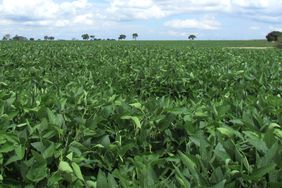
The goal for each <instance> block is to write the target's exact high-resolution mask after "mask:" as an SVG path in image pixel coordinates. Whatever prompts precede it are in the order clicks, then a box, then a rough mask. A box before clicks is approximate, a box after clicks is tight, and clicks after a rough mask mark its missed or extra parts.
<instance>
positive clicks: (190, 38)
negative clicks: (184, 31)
mask: <svg viewBox="0 0 282 188" xmlns="http://www.w3.org/2000/svg"><path fill="white" fill-rule="evenodd" d="M195 38H197V37H196V35H189V37H188V39H189V40H195Z"/></svg>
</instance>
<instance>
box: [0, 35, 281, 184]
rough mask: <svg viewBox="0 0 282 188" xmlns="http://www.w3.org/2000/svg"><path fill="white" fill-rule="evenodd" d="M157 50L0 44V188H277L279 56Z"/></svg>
mask: <svg viewBox="0 0 282 188" xmlns="http://www.w3.org/2000/svg"><path fill="white" fill-rule="evenodd" d="M167 43H170V45H171V46H169V45H160V44H164V43H161V42H160V43H152V42H140V43H137V42H136V43H130V42H96V43H95V42H2V43H0V187H1V186H2V185H3V187H25V186H29V187H97V188H115V187H124V188H127V187H144V188H147V187H148V188H151V187H152V188H163V187H164V188H165V187H167V188H170V187H171V188H178V187H185V188H188V187H215V188H223V187H282V183H281V182H282V145H281V142H282V129H281V126H282V98H281V94H282V79H281V77H282V53H281V51H279V50H276V49H265V50H254V49H252V50H250V49H229V48H222V47H246V46H247V47H248V46H252V47H253V46H256V47H257V46H259V47H265V46H268V45H269V44H266V43H263V42H261V41H259V42H258V43H259V44H258V43H256V42H253V43H252V44H244V45H243V46H242V45H239V44H237V43H236V42H233V43H232V44H230V43H229V44H228V43H224V45H219V44H218V43H213V44H212V45H211V47H208V46H207V43H201V42H199V43H197V42H193V43H194V44H195V45H193V46H191V45H187V46H186V45H185V44H186V43H185V44H184V42H182V44H181V45H180V44H179V43H177V42H167ZM235 43H236V45H235V46H234V44H235ZM262 43H263V44H262ZM221 44H223V43H221ZM197 45H198V46H197ZM1 184H2V185H1Z"/></svg>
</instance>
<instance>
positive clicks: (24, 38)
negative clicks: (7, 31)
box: [13, 35, 27, 41]
mask: <svg viewBox="0 0 282 188" xmlns="http://www.w3.org/2000/svg"><path fill="white" fill-rule="evenodd" d="M13 40H16V41H25V40H27V38H26V37H23V36H19V35H16V36H14V37H13Z"/></svg>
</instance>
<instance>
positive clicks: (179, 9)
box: [107, 0, 282, 22]
mask: <svg viewBox="0 0 282 188" xmlns="http://www.w3.org/2000/svg"><path fill="white" fill-rule="evenodd" d="M281 10H282V1H281V0H174V1H172V0H142V1H141V0H111V1H110V5H109V8H108V9H107V12H108V13H109V15H111V16H110V17H111V18H112V19H124V20H134V19H150V18H164V17H167V16H170V15H179V14H189V13H192V12H201V13H211V12H225V13H229V14H236V15H240V16H245V17H247V18H251V19H256V20H260V21H267V22H279V21H281V16H282V15H281Z"/></svg>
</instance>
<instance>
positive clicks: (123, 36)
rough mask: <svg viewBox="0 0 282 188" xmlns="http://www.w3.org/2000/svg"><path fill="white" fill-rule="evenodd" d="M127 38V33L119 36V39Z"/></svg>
mask: <svg viewBox="0 0 282 188" xmlns="http://www.w3.org/2000/svg"><path fill="white" fill-rule="evenodd" d="M125 39H126V35H124V34H121V35H120V36H119V37H118V40H125Z"/></svg>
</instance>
